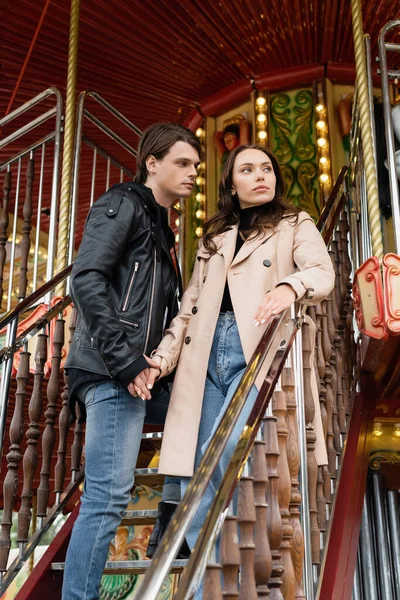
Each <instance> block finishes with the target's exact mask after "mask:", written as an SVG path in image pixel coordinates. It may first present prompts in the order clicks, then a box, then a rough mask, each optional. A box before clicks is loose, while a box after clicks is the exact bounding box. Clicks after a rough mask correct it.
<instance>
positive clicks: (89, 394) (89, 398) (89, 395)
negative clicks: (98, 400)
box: [85, 383, 96, 408]
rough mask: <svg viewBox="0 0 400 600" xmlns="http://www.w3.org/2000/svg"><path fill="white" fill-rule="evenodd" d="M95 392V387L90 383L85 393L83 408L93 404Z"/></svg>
mask: <svg viewBox="0 0 400 600" xmlns="http://www.w3.org/2000/svg"><path fill="white" fill-rule="evenodd" d="M95 391H96V386H95V384H94V383H92V384H91V385H90V386H89V388H88V389H87V391H86V393H85V407H86V408H87V407H88V406H90V405H91V404H93V401H94V394H95Z"/></svg>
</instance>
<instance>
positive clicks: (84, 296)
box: [62, 123, 200, 600]
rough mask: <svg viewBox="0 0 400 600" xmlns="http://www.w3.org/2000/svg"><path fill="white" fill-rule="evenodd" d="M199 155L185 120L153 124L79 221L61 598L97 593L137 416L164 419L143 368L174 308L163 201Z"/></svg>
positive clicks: (128, 475)
mask: <svg viewBox="0 0 400 600" xmlns="http://www.w3.org/2000/svg"><path fill="white" fill-rule="evenodd" d="M199 154H200V145H199V142H198V140H197V138H196V137H195V136H194V135H193V133H192V132H191V131H190V130H188V129H186V128H185V127H182V126H180V125H176V124H173V123H167V124H166V123H157V124H155V125H153V126H151V127H150V128H149V129H148V130H147V131H146V132H145V133H144V135H143V137H142V139H141V142H140V144H139V149H138V155H137V175H136V179H135V182H131V183H123V184H118V185H116V186H114V187H112V188H111V189H110V190H109V191H108V192H106V193H105V194H104V195H103V196H101V198H100V199H99V200H98V201H97V202H95V204H94V205H93V207H92V208H91V210H90V212H89V216H88V219H87V221H86V225H85V231H84V235H83V239H82V242H81V245H80V248H79V252H78V255H77V257H76V260H75V263H74V266H73V269H72V274H71V291H72V297H73V300H74V304H75V306H76V308H77V310H78V315H79V316H78V320H77V326H76V330H75V334H74V337H73V341H72V344H71V349H70V352H69V356H68V360H67V365H66V369H67V373H68V378H69V386H70V388H69V391H70V407H71V411H72V412H73V413H74V407H75V403H76V401H77V402H78V404H79V406H80V409H81V412H82V414H83V417H86V438H85V489H84V494H83V496H82V505H81V509H80V514H79V517H78V519H77V521H76V523H75V525H74V528H73V531H72V536H71V541H70V544H69V548H68V552H67V558H66V565H65V573H64V584H63V596H62V597H63V600H95V599H97V598H99V587H100V580H101V576H102V573H103V570H104V565H105V562H106V559H107V552H108V548H109V544H110V541H111V539H112V538H113V536H114V534H115V531H116V528H117V526H118V525H119V523H120V521H121V514H122V512H123V511H124V510H125V509H126V507H127V505H128V502H129V500H130V491H131V488H132V485H133V478H134V469H135V467H136V461H137V456H138V453H139V446H140V440H141V434H142V427H143V423H144V421H145V418H146V420H147V421H148V422H152V423H154V422H160V421H161V422H162V420H163V418H164V417H165V413H166V408H167V403H168V393H167V391H166V389H165V387H163V386H164V385H165V384H163V383H162V382H160V383H157V384H155V385H154V387H153V389H151V391H150V390H149V389H148V386H147V385H146V384H147V378H148V375H149V369H150V367H152V368H157V367H158V365H157V363H155V362H154V361H152V360H151V359H150V358H149V354H150V352H151V350H153V349H154V348H156V347H157V345H158V343H159V342H160V340H161V339H162V336H163V332H164V329H165V328H166V327H167V326H168V324H169V322H170V321H171V319H172V318H173V317H174V316H175V314H176V312H177V301H176V291H177V274H176V272H175V267H174V263H173V261H172V258H171V253H170V250H171V248H173V247H174V241H175V240H174V235H173V233H172V231H171V229H170V228H169V226H168V220H167V209H168V208H169V207H171V206H172V205H173V204H174V203H175V202H176V201H177V200H178V199H182V198H187V197H188V196H190V194H191V192H192V189H193V186H194V181H195V178H196V175H197V171H196V169H197V166H198V164H199V162H200V158H199ZM178 275H179V273H178ZM134 380H135V384H134V385H130V384H131V383H132V382H133V381H134ZM128 386H130V390H131V391H132V394H131V393H130V392H129V390H128ZM152 396H153V397H152ZM146 412H147V416H146Z"/></svg>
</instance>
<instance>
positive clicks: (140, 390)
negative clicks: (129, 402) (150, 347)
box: [128, 356, 160, 400]
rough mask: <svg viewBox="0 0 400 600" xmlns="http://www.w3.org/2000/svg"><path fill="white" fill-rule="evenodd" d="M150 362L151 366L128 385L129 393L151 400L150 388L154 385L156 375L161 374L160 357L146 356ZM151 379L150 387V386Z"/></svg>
mask: <svg viewBox="0 0 400 600" xmlns="http://www.w3.org/2000/svg"><path fill="white" fill-rule="evenodd" d="M145 359H146V360H147V362H148V363H149V368H148V369H144V370H143V371H142V372H141V373H139V375H137V376H136V377H135V379H134V380H133V381H132V383H130V384H129V385H128V391H129V393H130V394H131V395H132V396H134V397H136V396H139V398H141V399H142V400H151V394H150V390H151V388H152V387H153V384H154V381H155V379H156V377H157V376H158V375H159V374H160V366H159V365H160V359H159V360H158V361H156V360H153V359H151V358H149V357H148V356H145ZM149 381H150V382H151V383H150V387H149Z"/></svg>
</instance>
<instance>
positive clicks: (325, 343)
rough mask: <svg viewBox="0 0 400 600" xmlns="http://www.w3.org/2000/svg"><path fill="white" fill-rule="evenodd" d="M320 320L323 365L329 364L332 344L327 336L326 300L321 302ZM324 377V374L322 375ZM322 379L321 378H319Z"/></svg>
mask: <svg viewBox="0 0 400 600" xmlns="http://www.w3.org/2000/svg"><path fill="white" fill-rule="evenodd" d="M321 309H322V318H321V329H322V350H323V353H324V359H325V365H326V363H327V362H329V359H330V357H331V353H332V344H331V339H330V336H329V323H328V300H323V302H321ZM324 375H325V373H324ZM321 379H322V377H321Z"/></svg>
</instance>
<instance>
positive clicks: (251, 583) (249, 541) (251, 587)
mask: <svg viewBox="0 0 400 600" xmlns="http://www.w3.org/2000/svg"><path fill="white" fill-rule="evenodd" d="M237 522H238V525H239V531H240V544H239V548H240V563H241V569H240V590H239V598H240V600H257V588H256V580H255V573H254V555H255V545H254V525H255V523H256V509H255V501H254V490H253V478H252V477H242V478H241V480H240V483H239V499H238V519H237Z"/></svg>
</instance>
